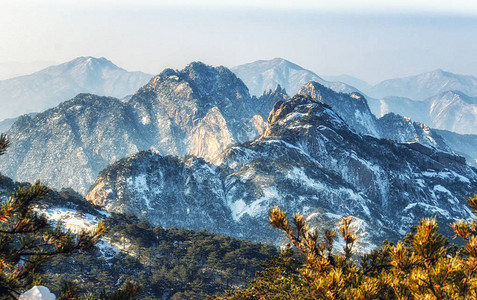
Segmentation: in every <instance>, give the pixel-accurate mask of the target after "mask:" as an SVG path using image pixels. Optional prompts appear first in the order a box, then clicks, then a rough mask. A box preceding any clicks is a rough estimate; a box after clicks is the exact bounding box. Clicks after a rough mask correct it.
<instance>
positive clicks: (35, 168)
mask: <svg viewBox="0 0 477 300" xmlns="http://www.w3.org/2000/svg"><path fill="white" fill-rule="evenodd" d="M274 97H277V99H276V100H282V99H283V98H284V97H285V98H286V97H287V96H286V94H283V92H282V91H281V90H276V91H275V92H274V93H270V94H267V95H264V96H263V97H261V98H260V99H257V98H251V97H250V95H249V93H248V90H247V87H246V86H245V85H244V84H243V82H242V81H240V80H239V79H238V78H237V77H236V76H235V75H234V74H233V73H232V72H230V71H229V70H228V69H226V68H224V67H217V68H213V67H210V66H206V65H204V64H202V63H191V64H190V65H188V66H187V67H186V68H184V69H183V70H181V71H174V70H170V69H168V70H165V71H164V72H162V73H161V74H160V75H158V76H155V77H154V78H153V79H151V81H150V82H149V83H148V84H146V85H145V86H144V87H142V88H141V89H140V90H139V91H138V92H137V93H136V94H135V95H133V96H132V97H131V98H130V99H129V101H127V102H124V101H120V100H118V99H115V98H108V97H99V96H95V95H90V94H80V95H78V96H77V97H75V98H73V99H72V100H70V101H66V102H64V103H62V104H60V105H59V106H57V107H55V108H53V109H50V110H47V111H45V112H43V113H40V114H38V115H36V116H35V117H34V118H30V117H28V116H22V117H20V118H19V119H18V120H17V122H16V123H15V124H14V125H13V126H12V128H11V129H10V130H9V131H8V133H7V134H8V137H9V139H10V140H11V142H12V145H11V151H9V152H8V153H7V154H6V155H5V158H4V159H3V160H2V161H0V170H1V171H2V172H4V173H5V174H7V175H8V176H10V177H12V178H14V179H15V180H18V181H30V182H33V181H34V180H36V179H41V180H43V181H46V182H48V183H49V185H51V186H52V187H55V188H62V187H72V188H74V189H75V190H77V191H79V192H81V193H84V192H86V190H87V189H88V187H89V185H90V184H92V183H93V180H94V178H95V177H96V176H97V175H98V173H99V171H100V170H102V169H104V168H105V167H106V166H107V165H109V164H111V163H113V162H115V161H116V160H119V159H121V158H123V157H125V156H127V155H130V154H133V153H136V152H138V151H141V150H148V149H153V150H154V151H157V152H159V153H161V154H163V155H167V154H172V155H178V156H185V155H188V154H193V155H196V156H200V157H204V158H206V159H208V160H211V159H212V158H214V157H215V156H216V155H218V154H219V153H221V152H222V151H223V150H224V149H225V148H226V147H227V146H229V145H230V144H233V143H241V142H245V141H249V140H252V139H254V138H255V137H256V136H258V134H259V133H261V132H263V126H264V122H263V119H262V117H261V116H259V115H255V112H254V110H255V109H254V108H253V107H257V108H263V109H266V108H267V107H271V106H272V105H273V104H274V103H275V100H274ZM258 110H259V111H261V110H260V109H258ZM51 162H55V164H51Z"/></svg>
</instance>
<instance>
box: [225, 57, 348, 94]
mask: <svg viewBox="0 0 477 300" xmlns="http://www.w3.org/2000/svg"><path fill="white" fill-rule="evenodd" d="M231 70H232V71H233V72H234V73H235V74H236V75H237V76H238V77H239V78H240V79H242V80H243V82H244V83H245V84H246V85H247V87H248V89H249V91H250V94H252V95H255V96H260V95H262V94H263V92H264V91H268V90H270V89H272V90H273V89H274V88H275V87H276V86H277V84H279V85H280V86H282V87H283V88H285V90H286V91H287V92H288V93H289V94H290V95H294V94H296V93H297V92H298V91H299V90H300V88H301V87H302V86H303V85H305V84H306V83H308V82H310V81H315V82H319V83H321V84H323V85H324V86H326V87H329V88H331V89H332V90H334V91H336V92H345V93H351V92H356V91H357V89H356V88H354V87H352V86H349V85H347V84H344V83H342V82H328V81H326V80H324V79H323V78H321V77H320V76H318V75H316V74H315V73H313V72H312V71H310V70H307V69H304V68H303V67H301V66H299V65H297V64H294V63H292V62H290V61H288V60H286V59H283V58H274V59H271V60H258V61H255V62H252V63H248V64H244V65H241V66H236V67H233V68H231Z"/></svg>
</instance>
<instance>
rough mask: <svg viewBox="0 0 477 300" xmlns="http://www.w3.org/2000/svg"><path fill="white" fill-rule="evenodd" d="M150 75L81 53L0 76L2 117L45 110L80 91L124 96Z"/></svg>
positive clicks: (139, 85)
mask: <svg viewBox="0 0 477 300" xmlns="http://www.w3.org/2000/svg"><path fill="white" fill-rule="evenodd" d="M151 77H152V75H149V74H145V73H142V72H128V71H126V70H124V69H121V68H120V67H118V66H116V65H115V64H113V63H112V62H110V61H109V60H107V59H106V58H103V57H102V58H94V57H79V58H76V59H74V60H72V61H69V62H67V63H64V64H60V65H56V66H51V67H48V68H46V69H43V70H41V71H38V72H36V73H33V74H31V75H24V76H19V77H15V78H11V79H6V80H0V103H2V109H1V110H0V120H3V119H6V118H15V117H18V116H20V115H22V114H26V113H31V112H41V111H44V110H46V109H48V108H51V107H54V106H56V105H58V104H59V103H60V102H62V101H65V100H66V99H70V98H72V97H74V96H76V95H77V94H79V93H94V94H97V95H102V96H112V97H124V96H126V95H129V94H132V93H134V92H135V91H136V90H137V89H138V88H139V87H141V86H143V85H144V84H145V83H146V82H147V81H149V79H151Z"/></svg>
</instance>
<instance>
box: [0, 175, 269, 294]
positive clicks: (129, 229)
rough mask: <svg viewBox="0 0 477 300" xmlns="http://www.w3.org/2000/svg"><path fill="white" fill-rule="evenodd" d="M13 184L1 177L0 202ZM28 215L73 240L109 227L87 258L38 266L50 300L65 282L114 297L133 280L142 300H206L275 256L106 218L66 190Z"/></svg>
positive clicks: (246, 245)
mask: <svg viewBox="0 0 477 300" xmlns="http://www.w3.org/2000/svg"><path fill="white" fill-rule="evenodd" d="M18 185H26V184H19V183H16V182H14V181H12V180H11V179H10V178H8V177H5V176H2V175H1V174H0V203H2V202H3V201H4V200H5V199H7V197H9V196H11V195H12V194H14V193H15V189H16V187H17V186H18ZM34 210H35V211H36V212H37V213H39V214H42V215H44V216H45V217H46V218H47V221H48V223H49V224H50V225H51V226H53V228H54V227H56V226H57V225H60V226H61V227H62V228H63V229H69V230H71V231H72V232H73V233H78V232H80V231H81V230H83V229H85V230H91V229H93V228H94V227H95V226H96V225H97V224H98V222H99V221H103V222H104V225H105V226H106V228H107V230H106V232H105V233H104V234H103V236H102V237H101V238H100V240H99V241H98V242H97V243H96V246H95V247H94V248H93V249H92V250H91V251H86V252H84V251H83V252H79V253H78V252H77V253H74V254H72V255H68V256H63V255H61V256H52V257H51V258H50V260H49V261H47V262H46V263H45V264H44V265H43V267H42V270H43V275H44V279H45V280H44V285H45V286H47V287H48V288H49V289H50V290H51V291H52V292H53V293H54V294H56V295H60V293H61V291H62V289H63V286H64V283H65V282H66V281H67V282H74V283H75V284H76V285H77V286H78V291H79V292H80V293H81V294H83V293H87V292H93V293H94V294H95V295H100V294H101V293H103V292H104V291H107V292H113V291H117V290H118V289H119V288H120V287H121V286H122V284H123V283H124V282H129V281H134V282H138V283H141V291H140V295H139V298H141V299H144V298H148V299H149V298H152V299H170V298H171V297H173V298H174V299H175V298H177V297H181V295H182V296H184V294H185V295H186V296H187V297H188V298H193V299H204V298H207V295H212V294H223V292H224V291H225V290H230V289H236V288H239V287H243V286H244V285H245V284H246V282H247V279H250V278H251V277H253V275H254V274H255V273H256V272H257V271H258V270H259V269H260V265H261V264H262V263H263V262H264V261H265V260H266V259H270V258H271V256H274V255H276V254H277V252H278V249H277V248H275V247H274V246H272V245H264V244H258V243H250V242H246V241H241V240H237V239H234V238H231V237H226V236H219V235H215V234H212V233H209V232H206V231H203V230H202V231H197V232H195V231H190V230H184V229H181V228H167V229H165V228H162V227H159V226H156V227H153V226H151V225H150V224H149V223H147V222H144V221H140V220H138V219H137V218H136V217H134V216H131V215H121V214H109V213H106V212H105V211H102V210H100V208H99V207H96V206H93V205H91V204H90V203H88V202H87V201H85V200H84V198H82V197H81V196H80V195H78V194H77V193H75V192H73V191H72V190H62V191H59V192H58V191H55V190H51V189H50V190H48V195H47V196H46V197H43V198H42V199H39V201H38V202H36V203H35V209H34ZM2 229H3V227H2ZM184 270H186V271H185V272H184ZM178 274H180V276H178ZM191 283H192V284H191ZM174 295H175V296H174ZM35 299H36V298H35Z"/></svg>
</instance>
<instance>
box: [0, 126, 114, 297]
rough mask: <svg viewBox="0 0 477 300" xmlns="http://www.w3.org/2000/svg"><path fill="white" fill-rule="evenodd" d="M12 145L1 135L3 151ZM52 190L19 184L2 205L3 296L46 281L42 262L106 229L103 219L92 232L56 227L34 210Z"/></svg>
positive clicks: (90, 242)
mask: <svg viewBox="0 0 477 300" xmlns="http://www.w3.org/2000/svg"><path fill="white" fill-rule="evenodd" d="M7 147H8V140H7V138H6V136H5V135H0V155H2V154H4V153H5V151H6V149H7ZM47 194H48V189H47V188H46V187H45V186H44V185H41V184H40V183H39V182H36V183H35V184H34V185H32V186H25V187H17V190H16V192H15V194H14V195H13V196H11V197H10V198H8V199H7V200H6V201H5V202H4V203H2V205H1V206H0V298H13V299H16V298H17V297H18V295H19V294H20V293H21V292H22V291H24V290H25V289H26V288H29V287H31V286H32V285H36V284H40V283H41V281H42V277H41V274H42V269H41V267H42V264H43V263H44V262H46V261H47V260H48V259H49V258H51V257H54V256H56V255H66V254H71V253H73V252H75V251H87V250H91V249H93V247H94V244H95V243H96V241H97V240H98V238H99V237H100V236H101V235H102V234H103V232H104V231H105V227H104V226H103V224H102V223H101V222H100V223H99V224H98V226H97V227H96V228H95V230H93V231H91V232H87V231H82V232H80V233H79V234H73V233H71V232H69V231H64V230H62V228H60V227H59V226H57V227H56V228H52V227H51V226H50V225H49V224H48V222H47V220H46V218H45V217H44V216H41V215H38V214H37V213H35V211H34V210H33V207H34V205H35V203H37V202H38V201H39V200H40V199H42V198H43V197H46V196H47Z"/></svg>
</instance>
